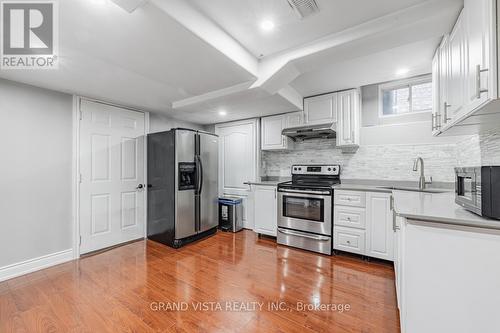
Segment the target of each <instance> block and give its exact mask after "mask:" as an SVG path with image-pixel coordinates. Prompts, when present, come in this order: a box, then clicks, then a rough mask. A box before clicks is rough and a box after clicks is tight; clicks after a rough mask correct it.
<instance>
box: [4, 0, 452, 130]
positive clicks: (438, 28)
mask: <svg viewBox="0 0 500 333" xmlns="http://www.w3.org/2000/svg"><path fill="white" fill-rule="evenodd" d="M163 1H164V0H149V1H148V2H146V4H145V5H144V6H142V7H140V8H138V9H137V10H135V11H134V12H133V13H131V14H130V13H128V12H126V11H125V10H123V9H122V8H120V7H118V6H117V5H115V4H114V3H113V2H111V1H110V0H103V1H94V0H71V1H61V2H60V53H61V54H60V68H59V69H58V70H47V71H40V70H38V71H28V70H10V71H0V77H3V78H6V79H11V80H15V81H20V82H25V83H28V84H32V85H36V86H40V87H44V88H49V89H53V90H58V91H63V92H68V93H74V94H77V95H82V96H87V97H92V98H96V99H102V100H105V101H108V102H114V103H117V104H122V105H126V106H131V107H137V108H139V109H143V110H148V111H156V112H160V113H163V114H167V115H171V116H174V117H177V118H178V119H180V120H185V121H192V122H195V123H199V124H210V123H217V122H222V121H229V120H236V119H243V118H250V117H256V116H263V115H270V114H278V113H283V112H288V111H295V110H297V105H299V104H300V103H299V102H297V101H301V100H302V96H308V95H313V94H318V93H323V92H328V91H334V90H338V89H344V88H352V87H359V86H362V85H366V84H372V83H377V82H381V81H387V80H391V79H393V78H395V77H394V76H395V75H394V73H395V71H396V69H397V68H398V67H399V66H404V67H408V68H409V69H410V70H411V72H410V73H409V75H414V74H422V73H427V72H429V71H430V64H431V58H432V52H433V50H434V48H435V47H436V45H437V44H438V41H439V38H440V36H442V35H443V34H444V33H445V32H448V31H449V30H451V27H452V25H453V22H454V20H455V19H456V16H457V13H458V11H459V10H460V8H461V6H462V0H434V1H427V2H424V3H423V4H420V5H418V6H417V7H411V9H408V10H405V11H404V12H400V13H398V14H397V15H395V16H386V17H385V18H383V19H382V20H376V21H371V22H368V23H366V21H368V20H370V19H374V18H377V17H380V16H381V15H385V14H389V13H391V12H393V11H396V10H399V9H402V8H405V7H408V6H410V5H413V4H416V3H421V2H422V0H376V1H375V0H369V1H368V0H349V1H345V0H344V1H341V0H319V1H318V4H319V6H320V8H321V10H322V12H321V13H320V14H318V15H315V16H312V17H310V18H307V19H306V20H304V21H299V20H298V19H297V18H296V16H295V14H294V13H293V12H292V11H291V9H289V7H288V5H287V3H286V0H210V1H208V0H169V1H168V3H166V2H163ZM98 2H102V4H98ZM190 4H194V5H195V6H197V8H199V9H196V7H193V6H191V5H190ZM175 10H179V11H180V13H181V14H182V15H183V18H184V21H183V20H182V19H180V18H179V16H176V15H174V14H173V13H175ZM198 10H201V11H203V12H205V13H206V15H208V16H209V18H211V19H212V20H214V21H215V22H212V21H210V20H209V19H205V17H204V16H200V15H201V14H200V12H199V11H198ZM263 13H264V14H266V15H267V14H268V13H272V14H273V15H274V17H276V18H279V20H278V19H277V23H278V28H277V31H275V32H273V33H272V34H268V35H265V36H264V35H262V34H261V32H260V31H259V30H258V29H257V28H256V25H257V24H258V21H259V19H260V18H261V17H262V15H264V14H263ZM269 15H271V14H269ZM409 18H411V19H409ZM412 20H414V22H413V21H412ZM201 21H204V22H203V24H201V23H200V22H201ZM408 21H409V22H408ZM179 22H183V23H182V24H181V23H179ZM360 23H366V24H363V25H362V26H359V24H360ZM210 25H212V26H210ZM221 27H222V28H223V29H224V30H226V31H227V32H228V33H229V34H231V35H232V36H233V37H234V38H235V39H236V40H233V39H232V38H231V37H230V36H228V35H227V34H226V33H225V32H224V31H223V30H221ZM346 28H350V29H348V30H347V31H346V30H344V29H346ZM197 29H198V30H197ZM217 29H218V31H217ZM340 30H344V31H343V32H338V31H340ZM333 32H338V33H337V34H335V35H331V33H333ZM329 34H330V35H329ZM325 35H329V36H328V37H326V38H323V39H322V41H321V42H313V43H309V44H307V45H305V44H304V43H308V42H311V41H313V40H315V39H317V38H319V37H323V36H325ZM226 37H227V38H226ZM238 43H240V44H242V45H243V46H244V47H245V48H248V49H250V50H251V51H252V53H254V54H260V53H261V52H262V53H265V54H269V53H274V52H278V51H282V50H284V49H288V48H290V47H294V46H304V47H303V48H302V49H300V48H295V49H293V50H290V51H286V52H281V53H279V54H274V55H273V56H270V57H265V58H264V59H262V60H261V61H257V59H256V58H254V56H253V55H252V54H250V53H249V52H247V51H246V50H245V49H244V48H242V47H241V46H240V45H239V44H238ZM325 45H327V46H325ZM238 48H240V49H239V50H238ZM304 50H306V51H304ZM283 59H285V60H283ZM253 62H255V64H252V63H253ZM245 68H246V69H245ZM269 69H271V70H269ZM250 72H251V73H252V74H251V73H250ZM250 86H252V88H248V87H250ZM172 105H174V106H175V109H173V107H172ZM220 109H224V110H226V111H227V112H228V115H227V116H225V117H221V116H219V115H218V112H219V110H220Z"/></svg>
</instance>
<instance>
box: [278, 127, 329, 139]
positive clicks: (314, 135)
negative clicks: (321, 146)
mask: <svg viewBox="0 0 500 333" xmlns="http://www.w3.org/2000/svg"><path fill="white" fill-rule="evenodd" d="M336 129H337V126H336V123H326V124H320V125H307V126H299V127H290V128H285V129H284V130H283V131H282V132H281V134H283V135H285V136H288V137H290V138H292V139H293V140H294V141H303V140H308V139H335V138H336V137H337V133H336Z"/></svg>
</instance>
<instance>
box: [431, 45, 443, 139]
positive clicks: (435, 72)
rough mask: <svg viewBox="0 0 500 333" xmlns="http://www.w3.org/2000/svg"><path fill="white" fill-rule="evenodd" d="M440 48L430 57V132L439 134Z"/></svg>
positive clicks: (440, 121)
mask: <svg viewBox="0 0 500 333" xmlns="http://www.w3.org/2000/svg"><path fill="white" fill-rule="evenodd" d="M439 60H440V50H439V49H438V50H437V51H436V53H435V54H434V58H433V59H432V134H434V135H436V134H439V130H440V128H441V123H442V119H441V109H440V105H441V99H440V97H439V91H440V86H441V80H440V79H439Z"/></svg>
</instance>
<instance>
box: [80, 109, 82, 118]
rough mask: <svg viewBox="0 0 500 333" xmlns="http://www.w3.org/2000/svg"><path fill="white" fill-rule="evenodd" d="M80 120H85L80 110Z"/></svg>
mask: <svg viewBox="0 0 500 333" xmlns="http://www.w3.org/2000/svg"><path fill="white" fill-rule="evenodd" d="M80 120H83V112H82V110H80Z"/></svg>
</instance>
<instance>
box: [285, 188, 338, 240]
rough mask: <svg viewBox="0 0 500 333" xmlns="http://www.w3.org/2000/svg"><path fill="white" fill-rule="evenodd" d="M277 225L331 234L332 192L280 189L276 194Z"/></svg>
mask: <svg viewBox="0 0 500 333" xmlns="http://www.w3.org/2000/svg"><path fill="white" fill-rule="evenodd" d="M278 212H279V215H278V226H279V227H283V228H288V229H295V230H300V231H307V232H313V233H316V234H323V235H328V236H331V234H332V194H331V192H329V191H311V190H307V191H303V190H292V189H290V190H289V189H282V190H281V191H280V192H279V195H278Z"/></svg>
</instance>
